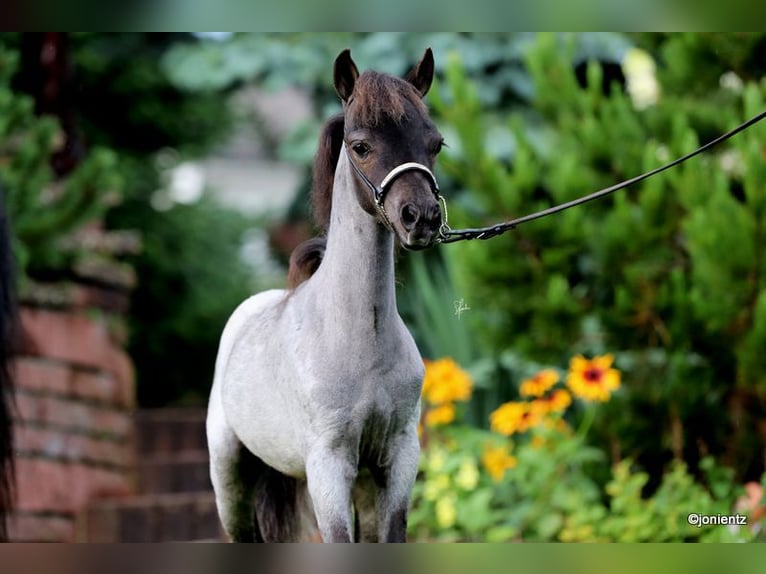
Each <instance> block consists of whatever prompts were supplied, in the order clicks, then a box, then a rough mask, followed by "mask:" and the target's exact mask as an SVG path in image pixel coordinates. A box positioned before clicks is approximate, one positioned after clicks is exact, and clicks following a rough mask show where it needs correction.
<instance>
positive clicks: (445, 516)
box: [435, 496, 457, 528]
mask: <svg viewBox="0 0 766 574" xmlns="http://www.w3.org/2000/svg"><path fill="white" fill-rule="evenodd" d="M435 510H436V523H437V524H438V525H439V528H452V527H453V526H454V525H455V520H456V519H457V509H456V508H455V497H454V496H444V497H442V498H440V499H439V500H437V501H436V508H435Z"/></svg>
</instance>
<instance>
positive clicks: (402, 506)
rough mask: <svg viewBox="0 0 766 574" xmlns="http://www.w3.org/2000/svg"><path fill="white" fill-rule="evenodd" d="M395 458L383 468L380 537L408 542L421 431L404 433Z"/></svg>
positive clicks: (379, 492)
mask: <svg viewBox="0 0 766 574" xmlns="http://www.w3.org/2000/svg"><path fill="white" fill-rule="evenodd" d="M391 454H392V456H391V459H390V460H391V462H390V464H389V465H388V467H387V468H385V469H383V476H382V480H381V482H382V484H381V485H380V486H379V488H378V490H377V495H376V501H375V509H376V512H377V515H378V537H379V540H380V541H381V542H407V514H408V512H409V505H410V494H411V493H412V487H413V485H414V484H415V478H416V476H417V473H418V459H419V457H420V444H419V441H418V435H417V431H415V432H412V433H408V434H406V435H403V436H402V437H401V438H400V440H399V441H398V443H397V444H395V445H393V450H392V453H391Z"/></svg>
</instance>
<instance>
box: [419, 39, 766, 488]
mask: <svg viewBox="0 0 766 574" xmlns="http://www.w3.org/2000/svg"><path fill="white" fill-rule="evenodd" d="M688 36H689V35H682V36H680V37H679V36H675V35H673V36H670V37H668V38H666V39H665V41H663V42H659V45H657V46H655V47H654V49H656V53H658V54H660V55H661V57H662V58H664V59H663V60H662V62H664V63H665V64H666V65H667V67H665V68H662V69H660V70H659V71H658V72H657V78H658V81H659V86H660V88H661V89H660V91H659V93H658V96H657V97H659V100H658V102H657V103H656V104H654V105H651V104H650V105H648V106H639V105H638V104H635V103H634V102H633V100H632V98H631V96H630V94H629V93H627V92H626V91H625V90H623V89H622V86H621V84H620V83H613V84H611V87H609V86H607V88H606V89H604V84H605V83H606V82H605V79H606V77H607V76H606V75H605V71H606V69H607V68H606V67H605V66H602V65H599V64H596V63H593V62H591V63H589V64H588V65H587V66H586V69H585V73H584V75H581V76H578V75H577V74H576V70H575V69H573V67H572V65H571V63H572V60H573V53H574V51H575V49H576V48H575V47H574V44H573V43H571V42H570V43H567V42H562V39H561V38H560V37H556V36H553V35H540V36H539V37H538V38H537V40H536V41H535V42H534V43H532V44H531V45H529V47H528V49H527V50H526V51H525V52H524V55H523V60H524V64H525V69H526V70H527V71H528V72H529V74H530V76H531V78H532V83H533V86H534V89H533V94H534V96H533V98H532V100H531V101H530V106H529V107H522V108H519V107H518V106H515V107H511V108H507V107H501V106H498V107H493V108H489V109H487V107H486V105H485V104H483V103H482V101H481V99H480V94H481V92H482V90H483V86H482V84H475V83H474V82H472V81H471V80H470V79H469V78H468V77H467V74H466V73H465V72H464V70H463V66H462V63H461V61H460V56H458V55H457V54H453V55H451V56H450V57H449V62H448V65H447V69H446V70H445V77H444V81H443V82H441V83H439V84H437V86H435V88H434V89H433V94H432V95H431V96H430V98H431V99H430V102H431V104H432V105H433V107H434V111H435V113H436V115H437V116H438V118H439V125H440V128H442V131H443V132H444V133H445V134H447V143H448V144H449V147H448V148H447V149H446V150H445V151H444V152H443V154H442V157H441V158H440V161H439V164H440V169H441V171H442V172H444V175H445V177H443V178H442V179H443V181H444V182H445V184H444V185H443V187H445V188H446V189H447V194H448V198H449V203H450V216H451V224H452V226H453V227H463V226H471V227H472V226H478V225H486V224H488V223H491V222H496V221H502V220H505V219H511V218H513V217H517V216H520V215H523V214H525V213H530V212H533V211H536V210H539V209H542V208H545V207H548V206H551V205H554V204H556V203H560V202H564V201H568V200H571V199H574V198H576V197H578V196H581V195H585V194H587V193H589V192H591V191H594V190H596V189H600V188H602V187H606V186H608V185H610V184H613V183H615V182H617V181H620V180H623V179H627V178H629V177H631V176H634V175H637V174H639V173H641V172H643V171H646V170H648V169H651V168H653V167H657V166H658V165H660V164H662V163H665V162H666V161H668V160H670V159H672V158H673V157H676V156H679V155H682V154H683V153H686V152H689V151H691V150H692V149H694V148H695V147H696V146H697V145H698V144H699V143H700V142H702V141H707V140H708V139H710V138H711V137H713V136H714V135H717V134H719V133H722V132H724V131H725V130H726V129H729V128H730V127H732V126H733V125H735V124H736V123H738V122H740V121H742V120H744V119H745V118H748V117H751V116H753V115H755V114H756V113H758V112H760V111H761V110H762V109H763V101H764V94H766V83H763V82H761V83H754V82H750V83H745V84H744V86H743V88H742V89H741V90H740V89H739V88H737V87H736V86H735V87H734V88H725V87H724V88H722V87H721V85H720V84H719V78H720V73H721V72H722V71H728V70H732V69H734V70H736V71H737V73H738V74H740V77H741V78H744V79H747V78H749V77H752V76H753V75H755V74H753V73H752V71H751V73H750V74H748V73H746V68H747V66H750V65H753V66H754V65H755V60H754V59H753V58H752V57H750V56H748V55H747V52H748V50H750V49H751V48H752V47H753V46H756V45H760V44H759V43H758V42H760V41H761V40H758V41H756V39H754V38H753V37H750V36H745V37H743V38H742V41H741V43H740V44H739V45H738V47H737V48H736V49H735V48H734V45H735V44H736V39H735V37H733V36H727V37H726V38H725V40H724V39H723V38H722V37H720V36H712V37H710V38H705V39H702V40H700V39H692V38H691V37H688ZM637 39H638V40H641V39H642V38H641V37H637ZM707 40H712V41H721V42H722V43H723V44H726V46H728V47H727V48H724V47H722V49H721V50H717V49H715V47H714V48H710V49H703V44H704V42H705V41H707ZM735 54H736V57H735ZM703 56H704V58H707V59H710V58H712V57H715V58H717V59H718V60H717V64H716V67H715V69H716V70H718V71H719V73H717V74H715V75H712V76H710V77H708V76H705V75H703V76H700V75H697V74H696V71H697V65H696V63H695V62H698V61H699V60H700V58H703ZM729 56H730V57H731V58H732V61H731V62H729V61H728V60H727V59H726V58H727V57H729ZM748 62H749V64H748ZM759 65H760V64H759ZM750 69H751V70H752V68H750ZM756 69H759V68H757V66H756ZM626 75H627V76H628V83H629V84H630V81H631V78H630V74H629V73H627V72H626ZM682 80H688V82H689V83H690V84H693V85H695V86H698V85H700V83H704V85H705V86H706V89H705V90H698V89H694V90H692V91H691V92H689V91H687V90H686V89H685V86H686V85H687V83H686V82H684V81H682ZM629 87H631V86H630V85H629ZM512 112H515V113H512ZM765 135H766V126H764V125H758V126H755V127H753V128H752V129H750V130H748V131H747V132H745V133H743V134H740V135H738V136H737V137H736V138H735V139H734V140H732V141H731V142H730V143H727V144H726V145H725V146H723V147H721V148H719V149H717V150H716V151H715V152H714V153H713V154H708V155H706V156H704V157H701V158H696V159H695V160H693V161H691V162H689V163H687V164H685V165H684V166H682V167H680V168H676V169H675V170H673V171H671V172H666V173H665V174H663V175H661V176H658V177H656V178H653V179H651V180H649V181H647V182H646V183H644V184H642V185H640V186H636V187H635V188H634V189H631V190H627V191H622V192H620V193H619V194H618V195H616V196H614V197H611V198H608V199H602V200H599V201H597V202H593V203H590V204H587V205H585V206H581V207H578V208H575V209H572V210H569V211H566V212H563V213H560V214H557V215H556V216H553V217H549V218H545V219H542V220H538V221H535V222H533V223H530V224H527V225H524V226H521V227H520V228H519V229H517V230H515V231H513V232H511V233H509V234H507V235H505V236H502V237H499V238H495V239H493V240H492V241H488V242H473V243H463V244H455V245H448V246H446V247H445V248H443V257H444V258H445V259H448V260H449V267H450V269H452V270H453V275H454V277H455V289H454V291H455V295H454V296H455V297H456V298H464V299H465V301H466V303H467V304H468V305H470V306H471V308H472V310H471V312H470V313H468V314H466V315H465V316H464V320H467V321H468V322H469V325H470V326H471V328H472V332H474V333H475V334H476V336H477V337H478V338H479V344H480V347H481V348H482V349H485V351H484V354H486V355H489V356H498V355H499V354H501V353H503V352H504V351H505V350H506V349H513V351H514V353H517V354H519V355H521V356H524V357H527V358H529V359H532V360H536V361H540V362H543V363H556V362H559V361H561V360H563V358H564V357H565V356H569V355H571V354H572V353H574V352H583V353H586V354H588V353H591V354H593V353H598V352H600V351H602V350H603V348H604V346H606V347H607V348H609V349H619V350H621V352H619V353H618V363H619V364H620V365H621V368H623V370H624V371H625V380H626V385H625V387H626V393H625V394H624V396H623V397H621V398H620V399H619V400H616V401H613V403H611V404H610V405H608V408H607V409H605V416H604V417H603V420H602V421H601V423H600V425H599V427H598V428H597V429H594V430H595V433H594V440H596V441H603V442H600V444H606V443H609V444H611V445H612V449H613V448H614V446H615V444H616V445H617V450H618V451H619V452H621V453H622V454H623V455H629V456H632V457H634V458H635V459H636V460H637V461H638V462H639V463H640V464H641V465H642V466H644V467H645V468H646V469H647V470H648V472H649V474H650V477H651V480H650V485H649V488H650V489H651V488H656V487H657V486H658V485H659V482H660V478H661V472H662V469H663V468H664V467H665V465H666V463H667V461H668V460H669V459H670V458H676V459H679V460H681V459H683V460H686V461H687V462H688V464H689V465H690V467H691V468H692V469H693V470H694V471H695V472H696V469H697V468H698V464H699V462H700V460H701V459H702V458H703V457H704V454H705V453H713V454H715V455H716V457H723V458H724V459H725V460H727V461H729V462H730V463H731V464H734V463H735V461H736V462H737V463H738V465H737V472H738V476H739V477H744V476H752V475H753V474H756V475H759V474H760V472H762V470H763V466H762V461H761V462H760V463H759V462H758V461H756V460H755V459H754V458H753V457H752V455H751V454H748V453H753V452H759V451H760V450H761V449H762V448H763V444H762V442H760V441H762V439H759V438H758V436H757V435H756V434H755V433H748V432H744V430H743V431H740V432H735V433H734V434H732V433H731V428H740V429H744V428H748V426H749V428H753V427H752V425H754V424H755V421H756V420H758V419H759V417H761V416H762V413H763V410H762V407H760V406H759V405H762V404H763V397H764V392H766V390H765V389H764V381H766V379H764V375H763V373H764V372H766V370H764V366H766V365H765V364H764V358H763V353H762V352H760V351H759V349H763V348H764V346H766V339H764V336H765V335H766V330H765V329H764V325H765V324H766V318H764V311H765V310H766V305H765V304H764V303H763V300H764V299H765V298H766V297H765V296H764V295H763V293H764V289H765V288H766V275H765V274H764V273H763V271H762V270H763V269H764V265H765V264H766V258H765V255H764V249H763V245H764V237H763V229H764V225H766V211H765V210H764V201H765V200H764V196H766V186H765V185H764V181H766V179H765V178H764V162H763V159H762V157H763V144H762V142H763V141H764V136H765ZM450 190H451V192H452V193H451V194H450ZM623 360H624V361H625V363H624V364H623V363H622V361H623ZM727 404H729V405H732V406H733V408H732V411H731V412H726V405H727ZM743 417H744V418H743ZM734 425H736V426H734ZM743 425H744V426H743ZM612 452H614V451H613V450H612Z"/></svg>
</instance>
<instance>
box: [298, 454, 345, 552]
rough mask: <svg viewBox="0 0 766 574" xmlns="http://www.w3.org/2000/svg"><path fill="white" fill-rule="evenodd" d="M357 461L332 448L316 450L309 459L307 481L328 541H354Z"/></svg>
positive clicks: (323, 534) (321, 527)
mask: <svg viewBox="0 0 766 574" xmlns="http://www.w3.org/2000/svg"><path fill="white" fill-rule="evenodd" d="M356 472H357V467H356V461H354V460H353V457H352V456H350V455H349V454H348V453H347V452H344V451H342V450H341V449H337V448H331V447H319V448H314V449H313V450H312V451H311V452H310V453H309V456H308V458H307V460H306V480H307V483H308V489H309V494H310V495H311V500H312V502H313V504H314V513H315V515H316V519H317V525H318V526H319V532H320V534H321V535H322V540H323V541H324V542H351V541H352V537H353V534H352V533H353V518H352V516H353V515H352V510H351V487H352V484H353V482H354V480H355V479H356Z"/></svg>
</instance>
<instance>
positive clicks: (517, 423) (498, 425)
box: [489, 401, 545, 436]
mask: <svg viewBox="0 0 766 574" xmlns="http://www.w3.org/2000/svg"><path fill="white" fill-rule="evenodd" d="M544 414H545V413H544V412H543V411H542V410H541V409H540V407H539V405H535V404H534V403H519V402H513V401H511V402H508V403H505V404H502V405H500V406H499V407H498V408H497V409H496V410H495V411H494V412H492V414H490V415H489V423H490V427H491V428H492V430H493V431H495V432H498V433H500V434H503V435H506V436H510V435H512V434H514V433H517V432H520V433H522V432H526V431H528V430H529V429H530V428H532V427H533V426H536V425H537V424H539V423H540V421H541V420H542V418H543V415H544Z"/></svg>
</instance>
